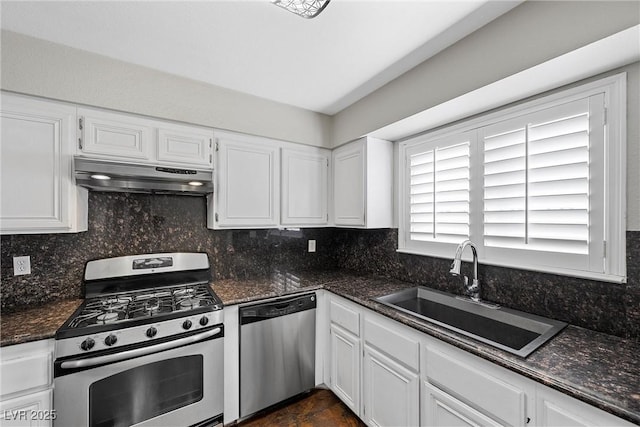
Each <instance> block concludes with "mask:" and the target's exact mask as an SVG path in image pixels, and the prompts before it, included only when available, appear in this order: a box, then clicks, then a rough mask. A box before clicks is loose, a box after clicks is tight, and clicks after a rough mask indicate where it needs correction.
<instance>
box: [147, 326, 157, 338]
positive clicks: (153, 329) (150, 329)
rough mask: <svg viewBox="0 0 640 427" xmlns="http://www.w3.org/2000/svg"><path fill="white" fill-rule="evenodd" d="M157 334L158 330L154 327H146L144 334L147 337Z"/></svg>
mask: <svg viewBox="0 0 640 427" xmlns="http://www.w3.org/2000/svg"><path fill="white" fill-rule="evenodd" d="M157 334H158V330H157V329H156V328H154V327H153V326H152V327H150V328H149V329H147V332H146V335H147V337H149V338H153V337H155V336H156V335H157Z"/></svg>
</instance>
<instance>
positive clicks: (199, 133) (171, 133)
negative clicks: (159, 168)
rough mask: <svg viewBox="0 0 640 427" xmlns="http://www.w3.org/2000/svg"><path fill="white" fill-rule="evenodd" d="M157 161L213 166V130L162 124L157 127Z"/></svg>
mask: <svg viewBox="0 0 640 427" xmlns="http://www.w3.org/2000/svg"><path fill="white" fill-rule="evenodd" d="M157 148H158V161H159V162H160V163H166V164H170V165H175V164H183V165H186V166H204V167H206V168H211V167H212V166H213V130H211V129H201V128H196V127H189V126H180V125H169V124H162V125H161V126H160V128H158V147H157Z"/></svg>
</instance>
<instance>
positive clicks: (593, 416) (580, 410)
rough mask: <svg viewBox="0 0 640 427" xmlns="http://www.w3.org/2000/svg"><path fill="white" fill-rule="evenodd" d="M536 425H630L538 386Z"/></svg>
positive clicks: (543, 426)
mask: <svg viewBox="0 0 640 427" xmlns="http://www.w3.org/2000/svg"><path fill="white" fill-rule="evenodd" d="M536 409H537V421H538V422H537V425H538V426H541V427H565V426H572V427H582V426H584V427H588V426H593V427H607V426H620V427H625V426H628V427H631V426H633V425H635V424H631V423H630V422H627V421H625V420H622V419H620V418H618V417H616V416H614V415H611V414H609V413H608V412H605V411H603V410H601V409H598V408H595V407H593V406H591V405H588V404H586V403H584V402H581V401H579V400H577V399H574V398H572V397H570V396H567V395H566V394H563V393H560V392H558V391H556V390H552V389H550V388H549V387H546V386H543V385H542V384H538V387H537V400H536Z"/></svg>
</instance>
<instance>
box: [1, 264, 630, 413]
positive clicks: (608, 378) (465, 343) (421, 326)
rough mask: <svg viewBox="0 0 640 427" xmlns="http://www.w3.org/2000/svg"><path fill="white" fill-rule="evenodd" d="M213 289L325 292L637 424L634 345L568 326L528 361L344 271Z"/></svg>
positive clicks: (8, 335)
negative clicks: (384, 299)
mask: <svg viewBox="0 0 640 427" xmlns="http://www.w3.org/2000/svg"><path fill="white" fill-rule="evenodd" d="M211 286H212V288H213V290H214V291H215V292H216V294H217V295H218V296H219V297H220V298H221V299H222V301H223V302H224V304H225V305H227V306H228V305H234V304H241V303H246V302H251V301H257V300H260V299H264V298H271V297H277V296H282V295H287V294H293V293H298V292H303V291H311V290H316V289H327V290H329V291H331V292H333V293H335V294H337V295H340V296H342V297H344V298H347V299H349V300H351V301H354V302H355V303H358V304H360V305H362V306H364V307H366V308H369V309H371V310H373V311H376V312H378V313H380V314H382V315H384V316H387V317H389V318H392V319H394V320H397V321H399V322H401V323H403V324H406V325H408V326H410V327H412V328H414V329H416V330H419V331H421V332H424V333H426V334H428V335H431V336H434V337H436V338H439V339H441V340H442V341H445V342H447V343H449V344H452V345H454V346H456V347H459V348H461V349H463V350H466V351H468V352H470V353H473V354H475V355H477V356H480V357H482V358H484V359H486V360H489V361H491V362H494V363H496V364H498V365H500V366H503V367H506V368H508V369H510V370H512V371H515V372H517V373H519V374H522V375H524V376H526V377H528V378H531V379H533V380H535V381H537V382H540V383H543V384H545V385H547V386H549V387H552V388H554V389H557V390H559V391H561V392H564V393H566V394H568V395H570V396H573V397H575V398H578V399H580V400H582V401H585V402H587V403H589V404H591V405H594V406H596V407H598V408H601V409H603V410H605V411H607V412H610V413H612V414H614V415H617V416H619V417H621V418H624V419H626V420H629V421H631V422H633V423H636V424H640V357H638V355H639V354H640V343H638V342H636V341H632V340H625V339H622V338H618V337H615V336H611V335H607V334H603V333H599V332H595V331H591V330H587V329H583V328H579V327H575V326H571V325H570V326H568V327H567V328H565V329H564V330H563V331H562V332H561V333H560V334H558V335H557V336H556V337H555V338H553V339H552V340H551V341H549V342H548V343H547V344H546V345H544V346H543V347H541V348H540V349H538V350H537V351H536V352H534V353H533V354H532V355H530V356H529V357H527V358H526V359H523V358H520V357H517V356H514V355H512V354H509V353H507V352H504V351H502V350H498V349H496V348H493V347H490V346H488V345H486V344H483V343H480V342H478V341H475V340H473V339H470V338H467V337H464V336H462V335H460V334H456V333H453V332H450V331H448V330H446V329H444V328H441V327H439V326H437V325H433V324H430V323H428V322H423V321H421V320H419V319H417V318H415V317H413V316H410V315H406V314H403V313H400V312H398V311H396V310H393V309H392V308H389V307H387V306H384V305H382V304H379V303H376V302H375V301H373V298H376V297H379V296H382V295H386V294H388V293H391V292H394V291H397V290H400V289H405V288H409V287H413V286H415V285H413V284H410V283H406V282H402V281H399V280H395V279H386V278H380V277H373V276H363V275H359V274H353V273H349V272H345V271H329V272H301V273H279V274H276V275H274V276H273V277H272V278H271V279H253V280H236V279H226V280H218V281H216V282H215V283H212V285H211ZM81 303H82V300H78V299H73V300H62V301H56V302H52V303H50V304H47V305H44V306H40V307H36V308H32V309H28V310H25V311H20V312H16V313H10V314H3V315H2V316H1V318H0V321H1V324H0V334H1V336H0V346H6V345H11V344H19V343H24V342H29V341H35V340H39V339H46V338H52V337H54V335H55V332H56V330H57V329H58V328H59V327H60V326H61V325H62V324H63V323H64V322H65V321H66V320H67V318H68V317H69V316H70V315H71V314H72V313H73V311H74V310H76V308H77V307H78V306H79V305H80V304H81Z"/></svg>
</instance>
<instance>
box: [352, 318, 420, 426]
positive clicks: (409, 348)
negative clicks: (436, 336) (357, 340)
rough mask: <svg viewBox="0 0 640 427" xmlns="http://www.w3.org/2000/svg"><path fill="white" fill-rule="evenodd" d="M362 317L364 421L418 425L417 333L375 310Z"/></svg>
mask: <svg viewBox="0 0 640 427" xmlns="http://www.w3.org/2000/svg"><path fill="white" fill-rule="evenodd" d="M364 318H365V320H364V341H365V346H364V366H363V370H362V372H363V374H362V382H363V392H362V395H363V400H364V405H363V414H364V417H363V418H364V421H365V422H366V423H367V424H368V425H372V426H399V425H401V426H417V425H419V421H420V376H419V369H420V355H419V353H420V341H419V335H418V334H417V333H415V332H414V331H412V330H410V329H409V328H408V327H406V326H404V325H402V324H400V323H397V322H393V321H390V320H388V319H385V318H383V316H381V315H378V314H377V313H372V312H366V313H365V316H364Z"/></svg>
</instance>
